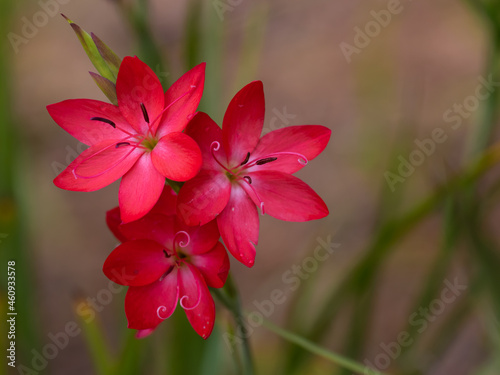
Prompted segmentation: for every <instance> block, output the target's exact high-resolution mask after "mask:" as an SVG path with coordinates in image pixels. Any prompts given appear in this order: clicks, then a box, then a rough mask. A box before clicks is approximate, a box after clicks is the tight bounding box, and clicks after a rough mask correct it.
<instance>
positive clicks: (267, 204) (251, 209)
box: [177, 81, 331, 267]
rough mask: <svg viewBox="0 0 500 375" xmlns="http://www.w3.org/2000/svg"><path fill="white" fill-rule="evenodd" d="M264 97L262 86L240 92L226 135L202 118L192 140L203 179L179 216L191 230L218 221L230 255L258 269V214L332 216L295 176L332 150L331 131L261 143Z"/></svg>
mask: <svg viewBox="0 0 500 375" xmlns="http://www.w3.org/2000/svg"><path fill="white" fill-rule="evenodd" d="M263 124H264V91H263V86H262V82H260V81H255V82H252V83H250V84H248V85H247V86H245V87H244V88H243V89H241V90H240V91H239V92H238V93H237V94H236V96H235V97H234V98H233V99H232V101H231V103H229V106H228V108H227V111H226V114H225V116H224V120H223V123H222V130H221V129H220V128H219V127H218V126H217V124H216V123H215V122H214V121H212V119H211V118H210V117H209V116H208V115H206V114H205V113H201V112H200V113H198V114H197V115H196V116H195V117H194V118H193V120H191V122H190V123H189V124H188V126H187V128H186V134H188V135H190V136H191V137H193V139H194V140H196V141H197V142H198V145H199V146H200V149H201V152H202V155H203V165H202V169H201V171H200V173H199V174H198V175H197V176H196V177H194V178H193V179H191V180H189V181H187V182H186V183H185V184H184V186H183V187H182V188H181V190H180V192H179V199H178V207H177V212H178V214H179V215H180V216H181V217H182V218H183V219H184V221H185V222H186V223H187V224H189V225H199V224H201V225H203V224H205V223H207V222H209V221H211V220H213V219H214V218H216V217H217V223H218V226H219V231H220V233H221V236H222V239H223V240H224V243H225V245H226V247H227V248H228V250H229V251H230V252H231V253H232V254H233V256H234V257H235V258H236V259H238V260H239V261H240V262H242V263H243V264H245V265H246V266H248V267H251V266H252V265H253V264H254V260H255V245H257V242H258V236H259V217H258V213H257V208H256V206H257V207H260V209H261V211H262V213H264V212H265V213H268V214H269V215H271V216H273V217H275V218H277V219H281V220H287V221H308V220H314V219H320V218H322V217H325V216H326V215H328V208H327V207H326V205H325V203H324V202H323V200H322V199H321V198H320V197H319V196H318V195H317V194H316V193H315V192H314V191H313V190H312V189H311V188H310V187H309V186H308V185H306V184H305V183H304V182H302V181H301V180H300V179H298V178H297V177H294V176H292V173H295V172H297V171H298V170H300V169H301V168H302V167H304V166H305V165H306V164H307V163H308V161H309V160H312V159H314V158H315V157H316V156H318V155H319V154H320V153H321V152H322V151H323V149H324V148H325V147H326V145H327V143H328V141H329V139H330V134H331V131H330V130H329V129H328V128H326V127H324V126H320V125H303V126H290V127H287V128H283V129H278V130H275V131H272V132H270V133H269V134H266V135H264V136H263V137H262V138H260V134H261V132H262V127H263Z"/></svg>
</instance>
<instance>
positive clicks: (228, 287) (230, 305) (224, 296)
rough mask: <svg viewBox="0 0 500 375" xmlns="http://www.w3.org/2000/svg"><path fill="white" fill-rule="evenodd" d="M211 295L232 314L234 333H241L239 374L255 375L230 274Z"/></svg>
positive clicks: (239, 302)
mask: <svg viewBox="0 0 500 375" xmlns="http://www.w3.org/2000/svg"><path fill="white" fill-rule="evenodd" d="M211 291H212V293H213V294H214V295H215V296H216V297H217V298H218V300H219V301H220V302H221V303H222V304H223V305H224V306H225V307H226V308H227V309H228V310H229V311H230V312H231V313H232V314H233V318H234V320H235V323H236V327H237V329H236V331H237V332H238V331H239V332H242V333H243V334H242V335H240V336H241V344H242V345H241V352H242V353H241V354H242V363H241V367H242V368H241V374H243V375H253V374H255V371H254V366H253V359H252V351H251V348H250V341H249V340H248V336H249V335H247V334H246V332H248V330H247V329H246V325H245V319H244V316H243V312H242V309H241V300H240V295H239V292H238V289H237V287H236V284H235V283H234V281H233V278H232V276H231V273H229V275H228V277H227V281H226V284H225V285H224V287H223V288H219V289H218V288H212V289H211Z"/></svg>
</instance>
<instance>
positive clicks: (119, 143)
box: [115, 142, 130, 148]
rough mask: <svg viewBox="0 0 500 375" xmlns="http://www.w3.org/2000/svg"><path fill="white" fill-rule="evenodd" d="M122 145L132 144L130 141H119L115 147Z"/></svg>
mask: <svg viewBox="0 0 500 375" xmlns="http://www.w3.org/2000/svg"><path fill="white" fill-rule="evenodd" d="M122 146H130V142H118V143H117V144H116V145H115V148H120V147H122Z"/></svg>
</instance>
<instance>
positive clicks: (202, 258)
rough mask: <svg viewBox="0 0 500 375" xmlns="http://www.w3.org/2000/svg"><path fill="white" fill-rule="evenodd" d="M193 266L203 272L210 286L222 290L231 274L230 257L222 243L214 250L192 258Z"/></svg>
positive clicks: (218, 243)
mask: <svg viewBox="0 0 500 375" xmlns="http://www.w3.org/2000/svg"><path fill="white" fill-rule="evenodd" d="M191 264H192V265H194V266H195V267H196V268H197V269H198V271H200V272H201V274H202V275H203V277H204V278H205V281H206V283H207V284H208V286H210V287H212V288H222V287H223V286H224V284H225V283H226V279H227V274H228V273H229V257H228V256H227V252H226V249H225V248H224V245H222V244H221V243H220V242H217V244H216V245H215V246H214V248H213V249H212V250H210V251H209V252H207V253H204V254H200V255H193V256H191Z"/></svg>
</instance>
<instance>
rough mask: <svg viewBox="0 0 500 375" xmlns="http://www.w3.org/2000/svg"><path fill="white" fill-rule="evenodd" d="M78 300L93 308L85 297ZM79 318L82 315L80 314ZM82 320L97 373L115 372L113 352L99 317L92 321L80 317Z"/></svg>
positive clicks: (103, 374)
mask: <svg viewBox="0 0 500 375" xmlns="http://www.w3.org/2000/svg"><path fill="white" fill-rule="evenodd" d="M77 302H80V303H86V304H87V309H92V307H91V306H90V305H88V303H87V302H86V301H83V299H78V300H77ZM76 306H77V304H75V308H76ZM94 314H95V311H94ZM79 318H81V317H80V316H79ZM80 321H81V323H82V324H81V327H82V332H83V336H84V338H85V341H86V342H87V348H88V350H89V352H90V356H91V358H92V363H93V364H94V366H95V370H96V373H97V374H100V375H111V374H113V371H112V370H113V366H112V360H111V354H110V351H109V349H108V345H107V344H106V339H105V337H104V333H103V332H104V331H103V329H102V325H101V324H100V322H99V321H98V319H93V320H92V321H90V322H86V321H85V320H84V319H80Z"/></svg>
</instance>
